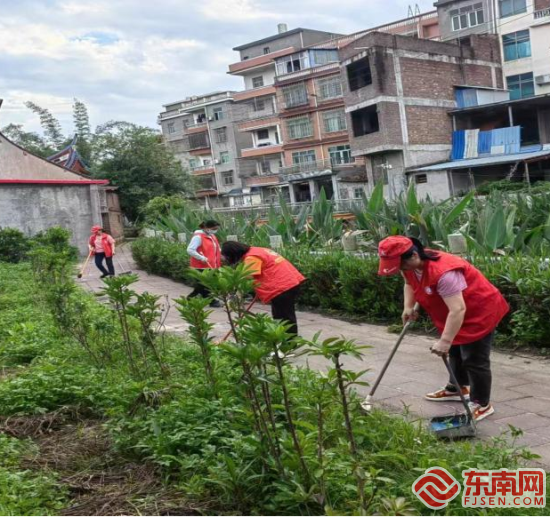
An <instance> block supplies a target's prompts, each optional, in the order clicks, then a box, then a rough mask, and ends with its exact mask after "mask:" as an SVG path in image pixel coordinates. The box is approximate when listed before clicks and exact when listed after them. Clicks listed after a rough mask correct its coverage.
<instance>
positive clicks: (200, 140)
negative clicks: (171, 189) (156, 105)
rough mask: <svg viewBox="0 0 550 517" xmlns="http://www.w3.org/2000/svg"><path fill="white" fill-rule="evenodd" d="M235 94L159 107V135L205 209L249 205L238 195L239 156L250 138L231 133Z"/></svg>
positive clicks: (247, 196) (240, 187)
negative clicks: (192, 182) (191, 180)
mask: <svg viewBox="0 0 550 517" xmlns="http://www.w3.org/2000/svg"><path fill="white" fill-rule="evenodd" d="M234 94H235V92H231V91H224V92H214V93H210V94H206V95H199V96H194V97H189V98H187V99H185V100H183V101H179V102H173V103H170V104H166V105H165V106H164V108H165V110H164V111H163V112H162V113H161V114H160V115H159V123H160V125H161V127H162V133H163V135H164V138H165V140H166V142H167V144H168V145H170V146H171V147H172V149H173V150H174V152H175V154H176V156H177V157H178V158H179V159H180V160H181V162H182V164H183V166H184V167H185V168H186V169H188V170H189V171H190V172H191V175H192V176H193V177H194V179H195V197H196V198H197V199H200V200H203V201H204V203H205V205H206V206H208V207H223V206H233V205H243V204H245V205H246V204H248V205H250V204H252V194H253V193H252V192H250V191H246V190H243V185H242V181H241V175H240V171H239V162H238V160H237V157H238V150H239V149H241V148H243V147H249V146H250V145H251V138H250V135H249V134H246V133H242V132H240V131H237V130H236V126H235V122H234V117H235V111H234V110H233V105H234V100H233V96H234Z"/></svg>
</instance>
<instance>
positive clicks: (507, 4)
mask: <svg viewBox="0 0 550 517" xmlns="http://www.w3.org/2000/svg"><path fill="white" fill-rule="evenodd" d="M498 3H499V7H500V17H501V18H506V17H507V16H514V15H516V14H521V13H526V12H527V0H499V1H498Z"/></svg>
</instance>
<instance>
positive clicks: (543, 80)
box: [535, 74, 550, 86]
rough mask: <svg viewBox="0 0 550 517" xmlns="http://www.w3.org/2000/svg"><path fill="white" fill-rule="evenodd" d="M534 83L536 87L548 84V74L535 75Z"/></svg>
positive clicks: (549, 79) (549, 76) (549, 75)
mask: <svg viewBox="0 0 550 517" xmlns="http://www.w3.org/2000/svg"><path fill="white" fill-rule="evenodd" d="M535 82H536V83H537V85H538V86H542V85H543V84H550V74H545V75H537V77H535Z"/></svg>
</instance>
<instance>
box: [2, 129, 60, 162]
mask: <svg viewBox="0 0 550 517" xmlns="http://www.w3.org/2000/svg"><path fill="white" fill-rule="evenodd" d="M2 133H3V134H4V135H5V136H6V137H7V138H9V139H10V140H11V141H12V142H14V143H15V144H17V145H19V146H21V147H23V149H26V150H27V151H29V152H31V153H33V154H36V155H37V156H41V157H42V158H47V157H48V156H51V155H52V154H54V153H55V151H56V149H54V148H53V147H51V146H50V145H49V144H48V143H47V142H46V140H45V139H44V138H42V137H41V136H40V135H39V134H38V133H33V132H32V131H24V130H23V126H22V125H21V124H8V125H7V126H5V127H3V128H2Z"/></svg>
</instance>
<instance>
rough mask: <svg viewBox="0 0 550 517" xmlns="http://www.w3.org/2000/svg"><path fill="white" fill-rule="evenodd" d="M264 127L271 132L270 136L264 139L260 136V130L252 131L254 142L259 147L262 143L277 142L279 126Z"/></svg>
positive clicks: (273, 143) (274, 143)
mask: <svg viewBox="0 0 550 517" xmlns="http://www.w3.org/2000/svg"><path fill="white" fill-rule="evenodd" d="M264 129H267V130H268V132H269V137H268V138H263V139H261V140H260V139H259V138H258V132H257V131H254V132H253V133H252V140H253V142H254V147H259V146H260V144H267V143H271V144H272V145H276V144H277V137H276V134H277V128H275V127H269V128H264ZM279 141H280V140H279Z"/></svg>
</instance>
